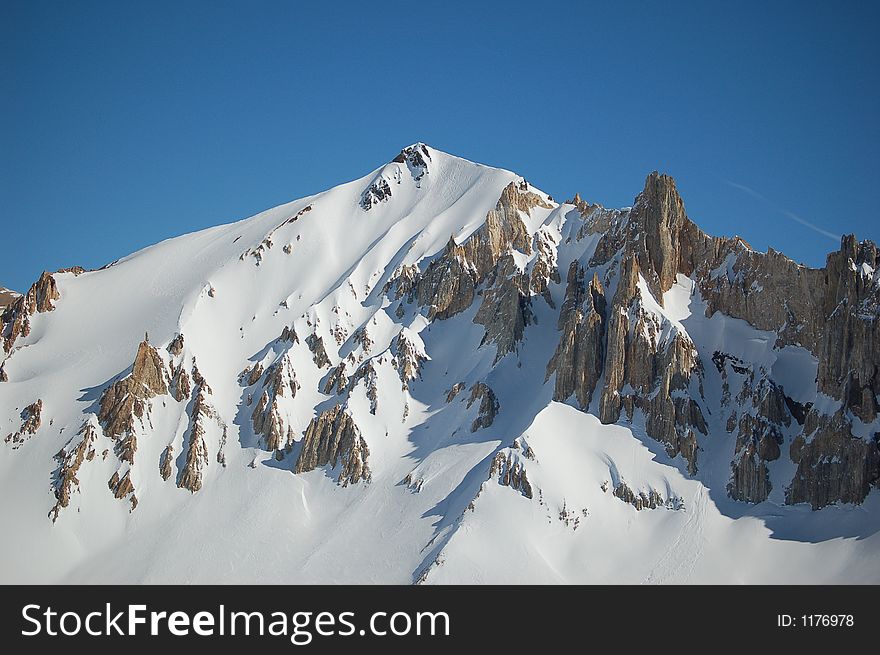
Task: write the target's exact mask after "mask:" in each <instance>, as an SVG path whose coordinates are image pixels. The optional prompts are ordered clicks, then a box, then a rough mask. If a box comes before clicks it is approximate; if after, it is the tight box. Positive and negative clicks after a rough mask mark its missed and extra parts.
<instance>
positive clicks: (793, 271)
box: [548, 174, 880, 508]
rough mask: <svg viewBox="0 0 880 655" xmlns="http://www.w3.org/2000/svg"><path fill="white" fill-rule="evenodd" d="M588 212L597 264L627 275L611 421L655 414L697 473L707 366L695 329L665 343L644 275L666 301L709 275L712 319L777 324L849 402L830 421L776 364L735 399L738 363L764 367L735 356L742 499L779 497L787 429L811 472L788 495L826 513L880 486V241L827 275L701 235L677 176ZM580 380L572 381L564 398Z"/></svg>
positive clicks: (611, 340) (614, 316) (852, 249)
mask: <svg viewBox="0 0 880 655" xmlns="http://www.w3.org/2000/svg"><path fill="white" fill-rule="evenodd" d="M584 210H585V211H586V212H588V214H589V216H590V219H589V220H588V224H589V225H588V227H587V230H586V231H587V232H592V233H595V232H601V233H602V236H601V238H600V240H599V243H598V245H597V247H596V250H595V252H594V254H593V257H592V259H591V261H590V265H591V266H605V265H608V264H613V263H614V262H615V261H617V262H620V264H619V265H620V270H621V273H620V279H619V282H618V288H617V291H616V293H615V297H614V300H613V303H612V305H611V308H610V311H609V313H608V315H609V320H608V326H607V335H608V336H607V340H606V357H605V366H604V372H605V376H606V377H605V386H604V389H603V390H602V396H601V399H600V404H599V413H600V417H601V419H602V420H603V421H604V422H613V421H616V420H618V419H619V417H620V412H621V410H622V409H626V411H627V415H628V416H630V415H631V413H632V412H633V411H635V410H636V409H638V410H641V411H643V412H644V413H645V417H646V428H647V431H648V434H650V435H651V436H653V437H654V438H656V439H658V440H660V441H662V442H664V443H666V444H667V446H668V448H667V450H668V451H669V452H670V454H675V453H681V454H682V455H683V456H684V457H685V459H686V460H687V462H688V468H689V469H690V470H691V471H692V472H693V471H695V470H696V452H697V450H698V444H697V436H698V435H700V434H703V435H705V434H706V433H707V430H706V428H705V417H704V413H703V409H702V405H703V402H704V399H703V392H702V376H703V373H702V371H701V367H700V365H699V360H697V359H696V358H695V357H694V356H693V352H694V349H693V346H692V344H691V343H689V339H688V338H687V336H686V335H684V334H680V335H678V336H676V337H675V338H674V339H672V340H667V342H666V344H658V343H656V342H657V340H658V339H657V335H658V334H661V333H668V332H669V330H668V326H666V325H663V324H662V322H661V321H658V320H654V318H653V317H652V316H651V315H650V312H646V311H644V305H645V303H644V302H642V299H641V295H642V293H643V291H642V290H640V289H639V280H640V279H643V280H644V286H645V287H646V288H647V291H648V292H649V293H650V295H651V297H652V298H653V300H654V301H656V302H657V303H658V304H660V305H662V304H663V293H664V292H665V291H667V290H669V289H670V288H671V287H672V285H673V284H674V283H675V280H676V276H677V275H679V274H681V275H686V276H689V277H690V278H691V279H693V280H694V281H695V283H696V286H697V290H698V291H699V293H700V295H701V296H702V298H703V299H704V301H705V302H706V307H707V309H706V312H707V315H708V316H712V315H713V314H715V313H716V312H721V313H723V314H725V315H727V316H730V317H733V318H740V319H743V320H745V321H747V322H748V323H749V324H751V325H752V326H754V327H755V328H757V329H760V330H767V331H773V332H775V333H776V334H777V335H778V336H777V341H776V344H775V345H776V347H777V348H782V347H784V346H787V345H790V346H799V347H804V348H806V349H807V350H809V351H810V352H811V353H812V354H813V355H814V356H815V357H816V359H817V360H818V375H817V391H818V392H819V393H820V394H824V395H825V396H828V397H830V398H832V399H834V400H836V401H838V402H839V403H840V404H841V408H840V410H839V411H838V412H837V413H834V412H833V411H832V413H831V414H830V415H829V414H827V413H823V412H822V411H820V410H819V409H818V408H816V407H810V406H809V405H808V406H802V405H799V404H798V403H795V402H794V401H792V400H791V399H790V398H787V397H786V396H785V393H784V390H782V389H780V388H778V385H777V384H776V383H775V381H774V380H773V379H772V375H771V373H770V372H769V371H766V370H760V371H756V372H755V373H754V374H752V373H749V374H750V375H751V378H750V379H749V380H748V381H747V383H744V384H745V387H743V389H744V390H743V391H741V392H740V394H739V395H738V396H737V399H736V403H731V401H730V395H729V394H730V391H731V389H730V388H729V385H730V380H728V377H727V376H728V372H729V374H730V375H734V374H736V375H737V376H740V375H741V374H740V373H736V371H735V370H734V369H735V368H736V367H739V368H740V369H743V370H747V371H751V369H750V368H749V365H748V364H747V363H740V364H736V363H733V364H731V365H730V366H732V367H733V368H730V367H729V366H728V365H727V364H725V363H722V365H721V366H719V373H721V375H722V378H723V384H724V385H725V387H726V388H727V391H725V394H726V395H727V399H726V400H725V401H723V402H724V404H725V406H726V407H729V406H732V405H733V404H738V403H745V407H744V409H742V410H741V411H739V414H738V415H736V412H731V413H730V415H729V418H728V425H727V428H728V431H729V432H735V433H736V435H737V438H736V442H735V446H734V450H735V454H734V456H733V461H732V463H731V467H732V475H731V481H730V484H729V486H728V492H729V493H730V495H731V496H732V497H733V498H736V499H739V500H744V501H749V502H760V501H762V500H765V499H766V498H767V497H768V494H769V493H770V491H771V489H772V485H771V482H770V478H769V473H768V471H769V470H768V468H767V463H768V462H771V461H773V460H775V459H777V458H778V457H779V456H780V454H781V445H782V443H783V436H782V435H783V433H784V432H785V431H787V430H794V431H795V432H794V434H795V435H796V436H797V435H799V436H797V438H795V439H794V441H793V442H792V447H791V452H790V455H791V457H792V459H793V460H794V461H795V462H796V463H797V464H798V471H797V473H796V475H795V478H794V480H792V481H791V484H790V486H789V487H788V488H787V489H786V494H785V495H786V500H787V502H790V503H798V502H809V503H811V504H812V505H813V507H815V508H819V507H822V506H824V505H826V504H830V503H834V502H861V500H862V499H864V497H865V495H866V494H867V492H868V490H869V489H870V487H871V485H875V484H877V481H878V475H877V473H876V465H875V462H876V461H877V459H878V457H880V455H878V450H877V444H876V440H875V439H873V438H871V428H870V427H869V424H871V423H872V422H873V421H874V420H875V419H876V417H877V416H878V411H880V404H878V391H880V347H878V344H880V331H878V330H880V328H878V325H880V321H878V320H877V316H878V307H880V284H878V280H877V273H876V271H877V268H878V266H877V265H878V252H877V247H876V245H875V244H873V243H872V242H869V241H866V242H862V243H857V242H856V240H855V238H854V237H853V236H845V237H844V238H843V239H842V241H841V247H840V250H839V251H837V252H834V253H832V254H830V255H829V256H828V260H827V263H826V266H825V268H823V269H809V268H806V267H804V266H800V265H798V264H796V263H794V262H793V261H791V260H790V259H788V258H787V257H785V256H784V255H782V254H780V253H778V252H776V251H774V250H772V249H771V250H769V251H768V252H767V253H766V254H764V253H758V252H755V251H753V250H752V249H751V248H750V247H749V246H748V244H746V243H745V242H744V241H743V240H742V239H739V238H732V239H728V238H715V237H709V236H707V235H706V234H704V233H703V232H701V231H700V230H699V228H697V227H696V226H695V225H694V224H693V223H692V222H691V221H690V220H689V219H688V218H687V216H686V214H685V212H684V204H683V203H682V202H681V198H680V197H679V196H678V193H677V191H676V189H675V184H674V182H673V181H672V180H671V178H669V177H667V176H664V175H658V174H651V175H650V176H649V177H648V180H647V182H646V184H645V190H644V191H643V192H642V194H640V195H639V197H638V198H637V199H636V203H635V205H634V206H633V209H632V211H631V212H629V213H627V212H622V213H618V214H610V213H607V212H603V211H599V210H597V209H594V208H593V209H590V208H586V207H585V208H584ZM652 342H655V345H652ZM658 346H663V347H658ZM716 355H718V356H719V357H723V356H724V355H723V353H720V354H719V353H716ZM713 361H714V360H713ZM716 365H718V362H716ZM722 369H724V370H722ZM548 370H549V369H548ZM557 383H558V380H557ZM570 386H571V385H570V384H567V385H563V388H562V391H561V393H565V392H566V391H568V389H569V388H570ZM624 389H633V390H635V391H636V393H630V394H626V393H623V390H624ZM579 400H580V399H579ZM793 420H796V421H797V425H795V424H793V423H792V421H793ZM800 424H803V429H801V428H800ZM875 431H876V430H875ZM865 434H867V437H866V436H865ZM859 435H862V436H859ZM844 461H846V462H847V464H846V465H844V464H843V462H844Z"/></svg>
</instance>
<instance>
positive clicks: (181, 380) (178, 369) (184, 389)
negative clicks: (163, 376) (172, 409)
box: [169, 363, 192, 402]
mask: <svg viewBox="0 0 880 655" xmlns="http://www.w3.org/2000/svg"><path fill="white" fill-rule="evenodd" d="M169 392H170V393H171V396H172V397H173V398H174V400H176V401H177V402H183V401H184V400H186V399H187V398H189V395H190V393H192V382H191V381H190V379H189V374H188V373H187V372H186V368H185V367H184V365H183V363H180V364H178V365H177V366H174V365H172V368H171V383H170V384H169Z"/></svg>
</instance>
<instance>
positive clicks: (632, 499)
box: [612, 482, 684, 512]
mask: <svg viewBox="0 0 880 655" xmlns="http://www.w3.org/2000/svg"><path fill="white" fill-rule="evenodd" d="M612 493H613V495H614V496H615V497H616V498H619V499H620V500H622V501H623V502H625V503H628V504H630V505H632V506H633V507H635V508H636V511H637V512H640V511H642V510H643V509H658V508H666V509H681V508H682V507H684V503H683V502H682V501H681V499H680V498H669V499H667V500H664V499H663V496H662V495H661V494H660V492H658V491H656V490H655V489H649V490H648V492H647V493H645V492H644V491H640V492H639V493H635V492H633V490H632V489H630V488H629V485H627V484H626V482H620V483H619V484H618V485H617V486H616V487H614V491H613V492H612Z"/></svg>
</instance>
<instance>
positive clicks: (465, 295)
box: [416, 182, 551, 356]
mask: <svg viewBox="0 0 880 655" xmlns="http://www.w3.org/2000/svg"><path fill="white" fill-rule="evenodd" d="M527 189H528V185H525V188H523V185H522V184H517V183H515V182H511V183H510V184H509V185H507V186H506V187H505V188H504V190H503V191H502V192H501V197H500V198H499V199H498V202H497V204H496V206H495V209H493V210H491V211H489V213H488V214H487V215H486V221H485V223H483V225H482V226H480V228H479V229H478V230H477V231H476V232H474V233H473V234H472V235H471V236H470V237H468V239H467V240H465V241H464V243H462V244H456V242H455V239H454V238H452V237H450V239H449V242H448V243H447V245H446V249H445V250H444V251H443V253H442V254H441V255H440V256H439V257H437V258H436V259H434V260H433V261H432V262H431V263H430V264H429V265H428V267H427V269H426V270H425V273H424V274H423V275H422V276H420V278H419V280H418V286H417V294H416V295H417V299H418V302H419V305H421V306H423V307H427V308H428V317H429V318H430V319H432V320H433V319H434V318H437V319H441V320H443V319H447V318H450V317H452V316H455V315H456V314H458V313H460V312H462V311H464V310H465V309H467V308H468V307H470V306H471V303H472V302H473V299H474V296H475V293H476V287H477V286H478V285H479V284H481V283H483V282H486V283H487V288H488V290H487V292H486V293H485V294H484V298H483V303H482V306H481V309H480V312H479V313H478V318H476V319H475V321H476V322H478V323H481V324H482V325H484V326H486V330H487V336H486V337H484V339H483V341H484V343H489V342H491V343H499V352H501V353H502V355H501V356H503V353H506V352H510V350H511V349H512V344H514V343H516V342H517V341H519V339H520V338H522V328H523V327H524V325H525V324H526V321H527V319H526V317H525V315H524V313H525V311H526V310H525V309H524V306H525V305H527V304H528V298H529V295H530V294H529V293H528V292H527V290H528V288H529V278H528V276H527V275H526V274H525V273H523V272H520V271H519V269H518V268H517V266H516V264H515V262H514V259H513V258H512V257H511V256H510V254H509V253H510V252H511V250H517V251H519V252H521V253H523V254H525V255H531V254H532V237H531V235H530V234H529V232H528V230H527V229H526V226H525V224H524V223H523V221H522V219H521V218H520V215H519V213H520V212H526V213H528V212H529V211H530V210H531V209H533V208H534V207H545V208H550V207H551V205H549V204H548V203H547V202H546V201H544V200H543V199H542V198H541V197H540V196H539V195H538V194H536V193H533V192H531V191H528V190H527ZM502 258H505V262H504V264H503V265H501V266H498V264H499V261H500V260H502ZM496 267H497V270H496ZM520 278H523V279H520ZM542 292H543V290H542ZM521 296H522V298H521Z"/></svg>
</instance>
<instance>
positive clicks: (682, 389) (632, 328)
mask: <svg viewBox="0 0 880 655" xmlns="http://www.w3.org/2000/svg"><path fill="white" fill-rule="evenodd" d="M621 266H622V268H621V274H620V280H619V281H618V286H617V290H616V292H615V295H614V300H613V302H612V305H611V308H610V311H609V313H608V315H609V321H608V337H607V339H606V348H605V362H604V367H603V368H604V372H605V384H604V387H603V389H602V393H601V396H600V399H599V418H600V420H601V421H602V422H603V423H614V422H616V421H618V420H619V419H620V415H621V411H622V410H624V409H625V410H626V415H627V418H629V419H632V417H633V415H634V412H635V410H636V409H638V410H641V411H642V412H643V413H644V415H645V429H646V431H647V433H648V435H649V436H651V437H653V438H654V439H656V440H658V441H660V442H662V443H664V444H665V445H666V451H667V453H668V454H669V456H670V457H675V456H676V455H679V454H680V455H682V457H683V458H684V459H685V460H686V462H687V468H688V471H689V472H690V473H691V474H692V475H693V474H694V473H696V471H697V450H698V444H697V432H699V433H702V434H704V435H706V434H708V426H707V425H706V420H705V417H704V416H703V413H702V410H701V408H700V405H699V403H697V402H696V401H695V400H694V398H693V397H692V396H691V395H690V394H689V390H690V387H691V385H692V381H695V383H696V385H701V375H702V372H701V365H700V361H699V359H698V357H697V351H696V348H695V346H694V344H693V342H692V341H691V340H690V338H689V337H688V336H687V335H686V334H685V333H683V332H681V331H679V330H678V329H677V328H676V327H675V326H672V325H670V324H669V323H668V322H667V321H666V319H663V318H662V317H661V316H660V315H658V314H656V313H654V312H652V311H650V309H648V307H647V306H646V303H645V301H644V299H643V298H642V296H641V291H640V290H639V287H638V281H639V279H640V277H639V273H640V269H639V264H638V262H637V260H636V259H634V258H627V259H625V260H624V261H623V263H622V264H621ZM658 279H659V278H658Z"/></svg>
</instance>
